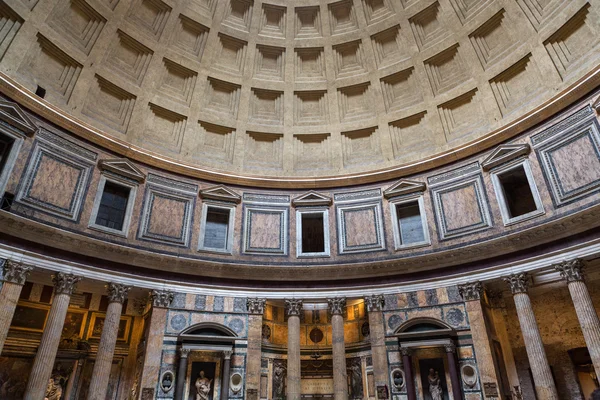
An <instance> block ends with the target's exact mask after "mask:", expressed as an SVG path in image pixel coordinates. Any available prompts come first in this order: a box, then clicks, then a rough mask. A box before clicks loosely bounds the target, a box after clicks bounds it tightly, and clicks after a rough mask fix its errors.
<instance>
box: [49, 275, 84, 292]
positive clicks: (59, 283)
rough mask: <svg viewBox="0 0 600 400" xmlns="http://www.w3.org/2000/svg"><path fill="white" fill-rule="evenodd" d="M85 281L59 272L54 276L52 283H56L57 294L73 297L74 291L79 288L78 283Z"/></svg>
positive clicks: (55, 290)
mask: <svg viewBox="0 0 600 400" xmlns="http://www.w3.org/2000/svg"><path fill="white" fill-rule="evenodd" d="M81 279H83V278H82V277H80V276H76V275H72V274H66V273H64V272H58V273H56V275H52V282H53V283H54V293H55V294H66V295H69V296H70V295H72V294H73V291H74V290H75V288H76V287H77V282H79V281H80V280H81Z"/></svg>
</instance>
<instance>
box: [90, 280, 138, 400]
mask: <svg viewBox="0 0 600 400" xmlns="http://www.w3.org/2000/svg"><path fill="white" fill-rule="evenodd" d="M129 289H130V288H129V287H127V286H125V285H120V284H118V283H113V282H111V283H109V284H108V286H107V294H108V308H107V309H106V316H105V318H104V326H103V327H102V335H101V336H100V344H99V345H98V352H97V353H96V361H95V363H94V370H93V372H92V380H91V382H90V387H89V391H88V397H87V398H88V400H104V398H105V397H106V390H107V389H108V381H109V378H110V370H111V368H112V361H113V356H114V353H115V346H116V344H117V336H118V333H119V324H120V321H121V312H122V311H123V302H124V301H125V299H126V298H127V292H129Z"/></svg>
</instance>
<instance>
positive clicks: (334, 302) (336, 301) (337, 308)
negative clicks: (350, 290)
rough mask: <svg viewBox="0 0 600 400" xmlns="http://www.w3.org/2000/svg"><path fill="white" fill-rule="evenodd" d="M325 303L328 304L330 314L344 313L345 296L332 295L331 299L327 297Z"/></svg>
mask: <svg viewBox="0 0 600 400" xmlns="http://www.w3.org/2000/svg"><path fill="white" fill-rule="evenodd" d="M327 303H328V304H329V311H331V314H333V315H344V308H346V298H345V297H334V298H332V299H327Z"/></svg>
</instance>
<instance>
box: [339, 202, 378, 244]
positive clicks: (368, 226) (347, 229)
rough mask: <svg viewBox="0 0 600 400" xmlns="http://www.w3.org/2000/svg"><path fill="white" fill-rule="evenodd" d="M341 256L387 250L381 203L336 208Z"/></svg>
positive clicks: (345, 205) (346, 205)
mask: <svg viewBox="0 0 600 400" xmlns="http://www.w3.org/2000/svg"><path fill="white" fill-rule="evenodd" d="M336 211H337V219H338V237H339V252H340V254H347V253H360V252H367V251H378V250H384V249H385V237H384V229H383V222H382V221H383V219H382V215H381V202H380V201H376V202H370V203H363V204H344V205H338V206H337V207H336Z"/></svg>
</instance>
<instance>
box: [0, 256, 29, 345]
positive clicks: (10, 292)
mask: <svg viewBox="0 0 600 400" xmlns="http://www.w3.org/2000/svg"><path fill="white" fill-rule="evenodd" d="M31 269H32V267H30V266H27V265H23V264H21V263H18V262H15V261H12V260H6V261H5V262H4V268H3V272H2V280H3V283H2V289H0V354H2V349H3V348H4V342H5V341H6V337H7V336H8V328H10V323H11V321H12V318H13V315H14V313H15V309H16V308H17V303H18V302H19V296H20V295H21V289H23V285H24V284H25V281H26V280H27V275H28V274H29V271H31Z"/></svg>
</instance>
